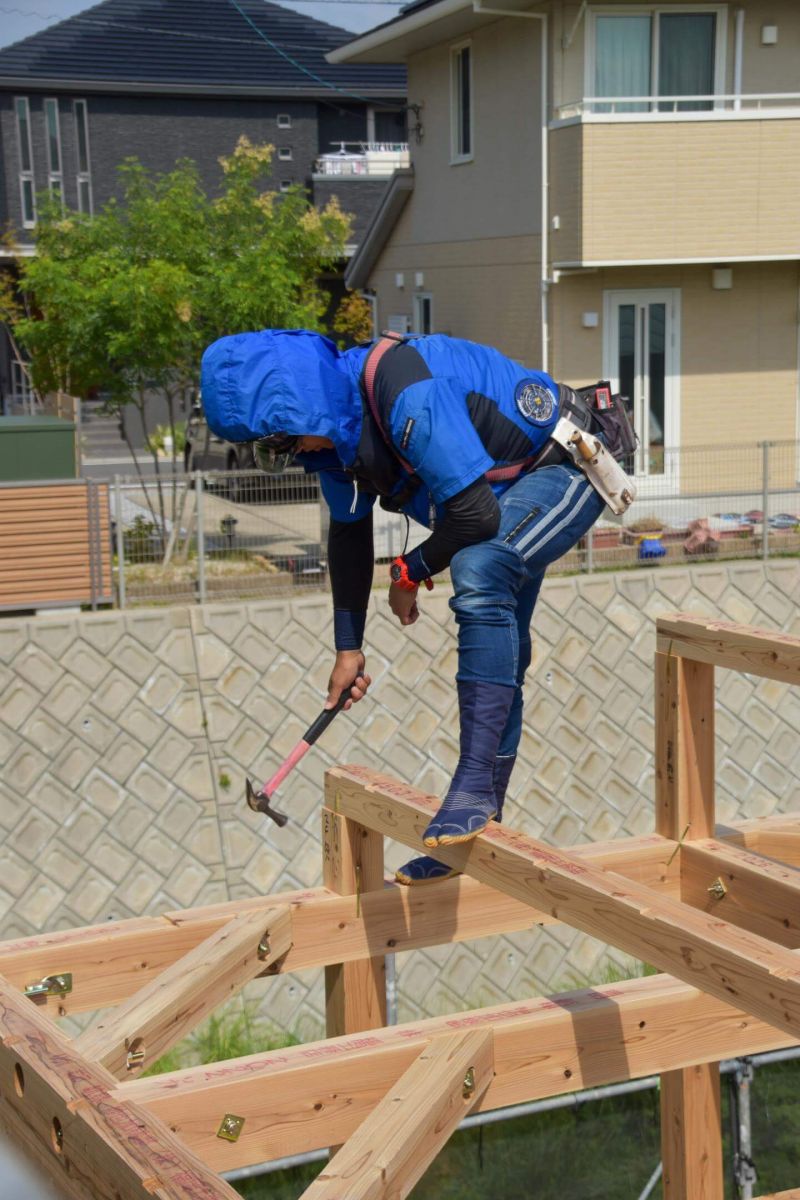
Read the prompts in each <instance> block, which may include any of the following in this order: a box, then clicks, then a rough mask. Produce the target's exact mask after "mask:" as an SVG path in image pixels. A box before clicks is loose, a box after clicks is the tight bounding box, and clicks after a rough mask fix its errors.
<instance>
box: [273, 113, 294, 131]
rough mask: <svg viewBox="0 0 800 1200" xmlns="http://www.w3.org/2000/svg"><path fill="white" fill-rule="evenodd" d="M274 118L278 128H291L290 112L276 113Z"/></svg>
mask: <svg viewBox="0 0 800 1200" xmlns="http://www.w3.org/2000/svg"><path fill="white" fill-rule="evenodd" d="M275 120H276V122H277V125H278V129H291V128H292V114H291V113H278V115H277V117H276V118H275Z"/></svg>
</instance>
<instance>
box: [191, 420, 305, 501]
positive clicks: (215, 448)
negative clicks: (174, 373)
mask: <svg viewBox="0 0 800 1200" xmlns="http://www.w3.org/2000/svg"><path fill="white" fill-rule="evenodd" d="M183 462H184V466H185V468H186V471H187V473H189V472H192V471H212V472H218V473H219V476H218V477H217V478H213V479H212V480H211V481H210V486H211V487H212V488H216V490H218V491H222V492H224V493H225V495H226V496H227V497H228V498H229V499H230V500H232V501H233V502H234V503H235V504H258V503H265V502H267V501H269V502H282V503H285V504H301V503H308V502H309V501H312V500H317V499H318V497H319V483H318V482H317V477H316V476H315V475H306V473H305V471H304V470H303V468H302V467H290V468H289V470H288V471H286V472H285V473H284V474H283V475H267V474H265V473H264V472H263V471H259V469H258V468H257V467H256V462H255V458H254V456H253V446H252V443H250V442H226V441H225V439H224V438H220V437H217V435H216V434H215V433H214V432H213V431H212V430H211V429H210V428H209V426H208V422H207V421H206V419H205V415H204V413H203V406H202V404H201V403H200V402H199V401H198V402H197V403H195V404H194V405H192V410H191V413H190V414H189V420H188V421H187V423H186V446H185V448H184V452H183ZM239 472H248V474H240V473H239Z"/></svg>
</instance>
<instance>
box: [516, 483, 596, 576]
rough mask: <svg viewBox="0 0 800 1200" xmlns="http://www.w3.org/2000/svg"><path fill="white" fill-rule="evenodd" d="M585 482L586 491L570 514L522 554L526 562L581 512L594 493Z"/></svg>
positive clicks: (590, 486)
mask: <svg viewBox="0 0 800 1200" xmlns="http://www.w3.org/2000/svg"><path fill="white" fill-rule="evenodd" d="M585 482H586V491H585V492H584V493H583V495H582V496H581V498H580V500H579V501H578V503H577V504H576V505H575V507H574V508H573V510H572V512H570V513H567V515H566V516H565V517H562V519H561V520H560V521H559V523H558V524H557V525H554V526H553V528H552V529H550V530H548V532H547V533H546V534H545V535H544V537H543V538H540V539H539V541H538V542H536V544H535V545H533V546H531V548H530V549H529V550H528V552H527V553H526V554H523V556H522V557H523V558H524V559H525V561H526V562H527V561H528V559H529V558H530V557H531V555H532V554H535V553H536V551H537V550H541V548H542V546H546V545H547V543H548V542H549V541H550V539H551V538H554V537H555V536H556V534H557V533H559V532H560V531H561V530H562V529H563V528H564V526H565V525H569V523H570V521H572V520H573V519H574V518H575V517H577V515H578V513H579V512H580V511H581V509H582V508H583V506H584V504H585V503H586V501H587V500H588V499H589V497H590V496H591V494H592V492H593V491H594V488H593V487H592V485H591V484H590V483H589V482H588V480H586V481H585Z"/></svg>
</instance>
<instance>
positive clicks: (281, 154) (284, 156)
mask: <svg viewBox="0 0 800 1200" xmlns="http://www.w3.org/2000/svg"><path fill="white" fill-rule="evenodd" d="M278 158H279V159H280V161H281V162H291V160H292V159H293V158H294V155H293V154H292V147H291V146H279V147H278Z"/></svg>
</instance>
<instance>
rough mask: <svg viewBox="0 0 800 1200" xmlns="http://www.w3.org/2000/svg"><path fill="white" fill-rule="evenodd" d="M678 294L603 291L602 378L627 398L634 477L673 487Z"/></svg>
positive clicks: (677, 396)
mask: <svg viewBox="0 0 800 1200" xmlns="http://www.w3.org/2000/svg"><path fill="white" fill-rule="evenodd" d="M679 322H680V292H679V291H678V290H677V289H674V288H665V289H659V290H655V289H653V290H650V289H648V290H646V291H644V290H643V291H627V290H626V291H615V292H606V296H605V320H604V330H605V345H604V360H605V361H604V370H603V374H604V375H605V376H606V377H607V378H608V379H610V380H611V382H612V384H613V386H614V388H615V389H616V390H618V391H620V392H621V393H622V395H624V396H627V397H628V399H629V402H630V403H631V405H632V408H633V419H634V426H635V428H636V432H637V434H638V436H639V446H638V449H637V450H636V453H635V455H634V462H633V464H632V467H633V471H634V474H635V475H636V476H637V478H639V479H642V480H644V479H648V478H655V479H657V480H658V481H659V482H660V483H662V484H663V483H665V482H675V483H677V456H676V455H672V454H667V453H666V451H667V450H669V449H672V448H673V447H675V446H677V445H678V437H679V415H680V407H679V406H680V365H679Z"/></svg>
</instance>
